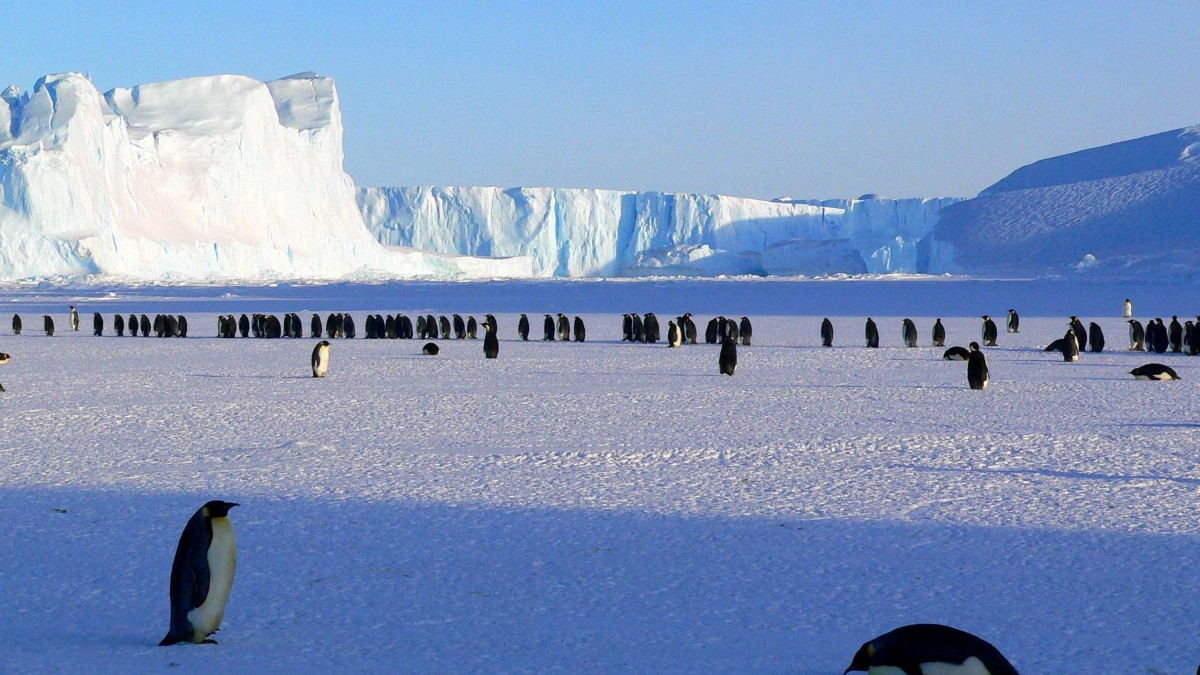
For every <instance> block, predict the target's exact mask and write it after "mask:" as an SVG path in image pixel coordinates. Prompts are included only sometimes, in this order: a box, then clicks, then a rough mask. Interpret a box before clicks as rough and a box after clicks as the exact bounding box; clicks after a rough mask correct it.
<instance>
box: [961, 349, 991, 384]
mask: <svg viewBox="0 0 1200 675" xmlns="http://www.w3.org/2000/svg"><path fill="white" fill-rule="evenodd" d="M990 380H991V376H990V374H989V373H988V367H987V358H986V357H984V355H983V352H981V351H979V343H978V342H972V343H971V353H970V354H969V355H968V356H967V384H969V385H971V388H972V389H987V386H988V382H989V381H990Z"/></svg>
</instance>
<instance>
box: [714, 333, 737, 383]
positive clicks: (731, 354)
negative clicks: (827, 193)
mask: <svg viewBox="0 0 1200 675" xmlns="http://www.w3.org/2000/svg"><path fill="white" fill-rule="evenodd" d="M717 363H718V365H720V366H721V374H722V375H730V376H732V375H733V371H734V369H735V368H737V341H735V340H734V339H733V338H732V337H730V336H728V335H726V336H725V341H724V342H722V343H721V356H720V357H719V359H718V361H717Z"/></svg>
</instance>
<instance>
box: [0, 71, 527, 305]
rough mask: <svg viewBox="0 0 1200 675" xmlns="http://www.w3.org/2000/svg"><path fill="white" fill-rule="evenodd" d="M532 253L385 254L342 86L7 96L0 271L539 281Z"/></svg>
mask: <svg viewBox="0 0 1200 675" xmlns="http://www.w3.org/2000/svg"><path fill="white" fill-rule="evenodd" d="M530 273H531V270H530V261H529V260H528V259H520V258H517V259H507V260H482V259H461V258H453V257H447V256H443V255H437V254H428V253H424V252H417V251H409V250H396V249H388V248H386V247H384V246H381V245H380V244H379V243H378V242H377V241H376V240H375V239H374V238H373V237H372V236H371V235H370V234H369V233H368V232H367V230H366V229H365V228H364V227H363V221H362V217H361V215H360V214H359V212H358V209H357V208H356V205H355V201H354V184H353V182H352V181H351V179H350V177H349V176H348V175H347V174H346V173H345V172H344V171H343V169H342V124H341V113H340V110H339V107H338V97H337V91H336V89H335V87H334V83H333V80H331V79H329V78H323V77H318V76H316V75H314V74H311V73H306V74H301V75H296V76H292V77H289V78H284V79H282V80H276V81H274V82H266V83H263V82H259V81H257V80H253V79H251V78H248V77H242V76H236V75H220V76H215V77H199V78H191V79H186V80H177V81H172V82H161V83H155V84H144V85H140V86H136V87H132V88H128V89H125V88H119V89H114V90H112V91H110V92H108V93H106V94H103V95H101V94H100V92H99V91H97V89H96V88H95V87H94V86H93V85H92V83H91V81H90V80H89V79H88V78H87V77H85V76H83V75H81V74H79V73H67V74H62V75H50V76H47V77H45V78H42V79H41V80H39V81H38V82H37V84H36V85H35V86H34V88H33V91H32V92H30V93H24V94H23V93H21V92H20V91H19V90H18V89H17V88H16V87H9V88H8V89H6V90H5V91H4V92H3V94H0V279H9V280H12V279H24V278H44V277H55V276H65V277H75V276H84V275H103V276H109V277H118V278H128V279H131V280H156V281H157V280H181V281H204V280H219V279H271V278H292V279H296V278H309V279H334V278H371V277H396V276H418V275H438V276H448V277H455V276H464V275H466V276H479V275H483V276H491V275H501V276H526V275H529V274H530Z"/></svg>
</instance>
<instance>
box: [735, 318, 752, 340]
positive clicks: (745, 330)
mask: <svg viewBox="0 0 1200 675" xmlns="http://www.w3.org/2000/svg"><path fill="white" fill-rule="evenodd" d="M738 328H739V330H740V331H741V334H742V346H743V347H749V346H750V337H751V336H752V335H753V334H754V326H752V325H750V317H748V316H743V317H742V320H741V321H740V322H739V325H738Z"/></svg>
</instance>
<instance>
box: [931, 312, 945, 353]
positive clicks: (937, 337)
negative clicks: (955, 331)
mask: <svg viewBox="0 0 1200 675" xmlns="http://www.w3.org/2000/svg"><path fill="white" fill-rule="evenodd" d="M933 346H934V347H945V346H946V327H945V326H943V325H942V320H941V319H938V320H937V321H934V322H933Z"/></svg>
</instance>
